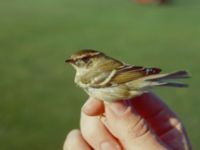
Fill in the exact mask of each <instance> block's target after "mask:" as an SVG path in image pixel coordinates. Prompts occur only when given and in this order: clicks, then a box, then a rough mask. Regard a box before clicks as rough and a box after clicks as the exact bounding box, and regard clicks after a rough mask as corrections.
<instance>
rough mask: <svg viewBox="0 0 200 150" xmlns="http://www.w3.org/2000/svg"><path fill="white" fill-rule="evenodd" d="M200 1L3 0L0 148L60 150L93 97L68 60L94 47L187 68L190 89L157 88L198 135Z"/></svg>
mask: <svg viewBox="0 0 200 150" xmlns="http://www.w3.org/2000/svg"><path fill="white" fill-rule="evenodd" d="M199 4H200V2H199V1H197V0H190V1H187V0H177V1H174V3H173V5H169V6H161V7H159V6H156V5H148V6H141V5H137V4H135V3H134V2H132V1H129V0H110V1H107V0H101V1H98V0H78V1H73V0H66V1H64V0H49V1H47V0H28V1H25V0H18V1H14V0H9V1H6V0H1V1H0V18H1V19H0V68H1V69H0V79H1V81H0V149H2V150H11V149H15V150H25V149H29V150H35V149H38V150H40V149H41V150H42V149H48V150H56V149H57V150H58V149H61V147H62V144H63V141H64V139H65V136H66V134H67V132H68V131H69V130H70V129H72V128H78V127H79V113H80V108H81V105H82V104H83V103H84V100H85V99H86V98H87V95H86V94H85V93H84V92H83V91H82V90H81V89H79V88H77V87H76V86H75V85H74V83H73V76H74V71H73V69H72V68H71V67H69V66H66V65H65V64H64V60H65V59H66V58H67V57H68V56H69V55H70V54H71V53H73V52H74V51H75V50H78V49H82V48H94V49H97V50H102V51H103V52H106V53H107V54H109V55H112V56H113V57H116V58H119V59H121V60H124V61H126V62H128V63H131V64H137V65H146V66H158V67H161V68H163V69H164V71H174V70H177V69H187V70H189V72H191V73H192V76H193V78H192V79H190V80H188V83H189V84H190V85H191V86H190V88H189V89H181V90H179V89H161V90H160V89H157V90H156V92H157V93H158V94H159V95H160V96H161V97H162V98H163V99H164V100H165V102H166V103H167V104H168V105H170V107H172V109H173V110H174V111H175V112H177V114H178V115H179V116H180V118H181V119H182V121H183V122H184V124H185V126H186V128H187V131H188V134H189V137H190V140H191V142H192V145H193V148H194V149H200V143H199V142H198V140H199V139H200V135H199V132H198V128H199V123H200V119H199V116H198V114H199V113H200V109H199V105H200V101H199V98H198V97H199V95H198V93H199V92H198V90H199V78H198V76H200V71H199V66H198V65H199V58H200V57H199V56H200V42H199V39H200V19H199V13H200V9H199Z"/></svg>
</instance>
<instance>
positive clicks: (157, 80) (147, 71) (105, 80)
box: [65, 49, 189, 102]
mask: <svg viewBox="0 0 200 150" xmlns="http://www.w3.org/2000/svg"><path fill="white" fill-rule="evenodd" d="M65 62H66V63H69V64H71V65H72V66H73V67H74V68H75V70H76V75H75V83H76V84H78V85H79V86H80V87H81V88H83V89H84V90H85V91H86V92H87V93H88V95H89V96H91V97H94V98H97V99H101V100H104V101H106V102H112V101H116V100H126V99H130V98H133V97H135V96H138V95H141V94H142V93H144V92H148V90H149V89H150V88H151V87H154V86H170V87H187V84H184V83H178V82H172V81H170V80H173V79H183V78H188V77H189V75H188V73H187V72H186V71H184V70H183V71H176V72H173V73H165V74H159V73H160V72H161V69H159V68H155V67H153V68H145V67H141V66H135V65H129V64H125V63H123V62H121V61H119V60H117V59H114V58H112V57H109V56H107V55H105V54H104V53H102V52H99V51H96V50H91V49H84V50H80V51H78V52H77V53H75V54H73V55H72V56H71V57H70V58H69V59H67V60H66V61H65Z"/></svg>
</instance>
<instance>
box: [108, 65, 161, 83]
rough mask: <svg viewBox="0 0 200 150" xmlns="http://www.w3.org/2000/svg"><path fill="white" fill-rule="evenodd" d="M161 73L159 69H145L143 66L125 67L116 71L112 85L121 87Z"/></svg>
mask: <svg viewBox="0 0 200 150" xmlns="http://www.w3.org/2000/svg"><path fill="white" fill-rule="evenodd" d="M160 72H161V69H159V68H144V67H141V66H131V65H124V66H122V67H119V68H118V69H117V70H116V73H115V75H114V76H113V77H112V79H111V80H110V83H111V84H112V85H113V86H114V85H119V84H123V83H126V82H129V81H133V80H136V79H138V78H141V77H145V76H149V75H153V74H158V73H160Z"/></svg>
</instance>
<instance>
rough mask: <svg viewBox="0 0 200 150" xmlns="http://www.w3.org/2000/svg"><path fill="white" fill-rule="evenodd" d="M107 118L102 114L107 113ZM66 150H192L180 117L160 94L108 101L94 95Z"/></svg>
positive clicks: (64, 147)
mask: <svg viewBox="0 0 200 150" xmlns="http://www.w3.org/2000/svg"><path fill="white" fill-rule="evenodd" d="M103 113H104V116H105V117H101V118H100V117H99V115H101V114H103ZM63 149H64V150H93V149H95V150H191V146H190V143H189V139H188V137H187V134H186V131H185V129H184V127H183V124H182V122H181V121H180V119H179V118H178V117H177V116H176V115H175V113H174V112H173V111H172V110H170V108H169V107H168V106H166V105H165V104H164V103H163V102H162V101H161V100H160V99H159V98H158V97H157V96H155V95H154V94H152V93H146V94H143V95H141V96H138V97H136V98H133V99H132V100H129V101H118V102H113V103H110V104H105V105H104V103H103V102H102V101H101V100H97V99H93V98H90V99H89V100H87V102H86V103H85V105H84V106H83V108H82V112H81V121H80V129H74V130H72V131H71V132H69V133H68V135H67V138H66V140H65V142H64V146H63Z"/></svg>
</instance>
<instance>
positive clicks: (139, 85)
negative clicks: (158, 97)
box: [129, 70, 190, 89]
mask: <svg viewBox="0 0 200 150" xmlns="http://www.w3.org/2000/svg"><path fill="white" fill-rule="evenodd" d="M189 77H190V76H189V74H188V72H187V71H184V70H181V71H176V72H172V73H167V74H156V75H150V76H146V77H143V78H140V79H138V80H135V81H133V82H130V83H129V84H130V85H129V87H133V88H135V89H146V88H149V87H153V86H167V87H177V88H185V87H188V85H187V84H185V83H180V82H173V81H171V80H175V79H185V78H189Z"/></svg>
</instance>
